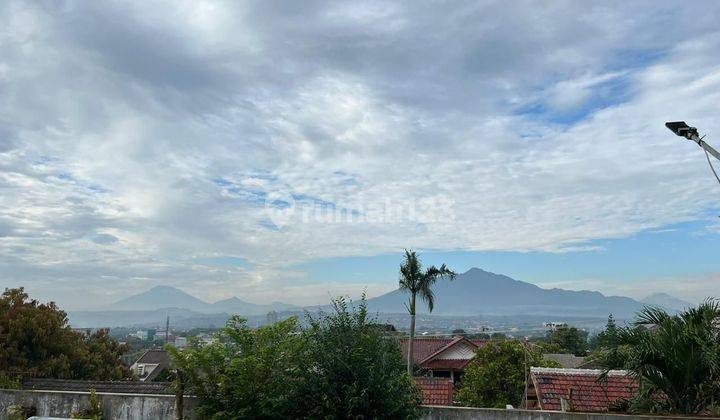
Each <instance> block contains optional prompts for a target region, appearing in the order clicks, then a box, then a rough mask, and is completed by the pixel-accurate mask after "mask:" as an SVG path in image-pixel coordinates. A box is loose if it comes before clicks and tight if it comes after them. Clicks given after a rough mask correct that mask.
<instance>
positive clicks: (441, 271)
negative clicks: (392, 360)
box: [399, 250, 455, 376]
mask: <svg viewBox="0 0 720 420" xmlns="http://www.w3.org/2000/svg"><path fill="white" fill-rule="evenodd" d="M443 277H447V278H449V279H450V280H452V279H454V278H455V272H454V271H452V270H450V269H449V268H447V267H446V266H445V264H443V265H441V266H440V268H436V267H435V266H434V265H431V266H430V267H428V268H427V269H425V270H423V268H422V263H421V262H420V259H418V256H417V254H416V253H415V251H413V250H405V261H404V262H403V263H402V265H401V266H400V282H399V287H400V290H403V291H406V292H408V293H410V298H409V299H408V304H407V310H408V314H409V315H410V340H409V341H408V346H407V351H408V357H407V371H408V374H409V375H410V376H412V373H413V358H412V354H413V345H414V341H415V312H416V311H415V309H416V303H417V302H416V300H417V297H418V296H420V299H421V300H423V301H424V302H425V303H426V304H427V307H428V310H429V311H430V312H432V311H433V307H434V306H435V294H434V293H433V290H432V288H433V286H434V285H435V283H436V282H437V281H438V280H439V279H441V278H443Z"/></svg>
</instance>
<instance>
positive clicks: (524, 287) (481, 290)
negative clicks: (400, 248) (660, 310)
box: [368, 268, 681, 319]
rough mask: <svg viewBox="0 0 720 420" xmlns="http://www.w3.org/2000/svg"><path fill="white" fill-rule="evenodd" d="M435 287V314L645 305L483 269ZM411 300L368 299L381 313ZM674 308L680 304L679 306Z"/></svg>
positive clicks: (597, 312)
mask: <svg viewBox="0 0 720 420" xmlns="http://www.w3.org/2000/svg"><path fill="white" fill-rule="evenodd" d="M433 290H434V292H435V309H434V311H433V314H437V315H458V316H460V315H482V314H486V315H510V316H513V315H548V316H553V317H556V318H557V317H560V318H561V317H562V316H563V315H574V316H593V317H606V316H608V314H610V313H612V314H613V315H614V316H615V317H616V318H620V319H622V318H625V319H627V318H632V317H633V316H634V315H635V313H636V312H637V311H638V310H640V309H641V308H642V307H643V303H642V302H638V301H636V300H634V299H631V298H628V297H622V296H605V295H603V294H602V293H600V292H592V291H587V290H583V291H573V290H564V289H543V288H540V287H538V286H536V285H534V284H531V283H526V282H522V281H519V280H515V279H512V278H510V277H508V276H504V275H500V274H495V273H490V272H488V271H484V270H481V269H479V268H473V269H471V270H469V271H467V272H465V273H462V274H459V275H458V276H457V277H456V279H455V280H454V281H449V280H440V281H438V282H437V283H436V285H435V287H434V289H433ZM668 298H671V297H670V296H668ZM407 299H408V295H407V294H406V293H404V292H402V291H400V290H395V291H393V292H390V293H387V294H385V295H382V296H379V297H376V298H373V299H369V300H368V306H369V308H370V309H371V310H372V311H376V312H383V313H388V312H402V311H404V306H403V304H404V303H406V302H407ZM678 301H679V300H678ZM680 302H681V301H680ZM671 309H675V305H673V306H672V307H671ZM418 313H427V307H426V306H425V305H424V304H422V303H421V304H420V305H418Z"/></svg>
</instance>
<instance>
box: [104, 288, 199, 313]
mask: <svg viewBox="0 0 720 420" xmlns="http://www.w3.org/2000/svg"><path fill="white" fill-rule="evenodd" d="M158 308H182V309H188V310H191V311H197V312H207V311H208V310H210V304H208V303H206V302H203V301H202V300H200V299H198V298H196V297H195V296H192V295H190V294H188V293H185V292H183V291H182V290H180V289H176V288H174V287H171V286H156V287H153V288H152V289H150V290H148V291H147V292H143V293H140V294H137V295H133V296H130V297H127V298H125V299H123V300H121V301H119V302H116V303H114V304H112V305H110V308H109V309H111V310H116V311H152V310H155V309H158Z"/></svg>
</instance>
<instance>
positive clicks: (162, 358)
mask: <svg viewBox="0 0 720 420" xmlns="http://www.w3.org/2000/svg"><path fill="white" fill-rule="evenodd" d="M169 368H170V356H169V355H168V353H167V351H165V350H163V349H149V350H146V351H145V353H143V355H142V356H140V358H139V359H137V361H136V362H135V363H133V365H132V366H131V367H130V369H132V371H133V372H134V373H135V374H136V375H137V376H138V378H139V379H140V380H141V381H146V382H151V381H153V380H155V379H156V378H158V376H159V375H160V374H161V373H163V372H164V371H166V370H168V369H169Z"/></svg>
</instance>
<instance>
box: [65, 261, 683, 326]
mask: <svg viewBox="0 0 720 420" xmlns="http://www.w3.org/2000/svg"><path fill="white" fill-rule="evenodd" d="M433 290H434V292H435V310H434V311H433V314H435V315H446V316H476V315H493V316H511V317H512V316H526V315H532V316H543V317H544V316H547V317H549V318H548V319H550V318H552V319H553V320H558V319H562V318H563V317H564V316H567V317H570V316H576V317H577V316H580V317H593V318H605V317H607V316H608V314H611V313H612V314H613V315H614V316H615V318H617V319H630V318H633V317H634V315H635V314H636V313H637V312H638V311H639V310H640V309H641V308H642V307H643V306H645V305H653V306H660V307H662V308H665V309H668V310H671V311H679V310H682V309H684V308H686V307H688V306H691V305H690V304H689V303H688V302H684V301H682V300H680V299H677V298H674V297H672V296H670V295H667V294H663V293H656V294H652V295H650V296H648V297H647V298H645V299H643V300H642V301H637V300H634V299H631V298H628V297H622V296H605V295H603V294H602V293H599V292H593V291H587V290H583V291H572V290H564V289H557V288H556V289H543V288H541V287H538V286H536V285H534V284H531V283H526V282H522V281H519V280H515V279H512V278H510V277H508V276H504V275H500V274H495V273H491V272H488V271H484V270H481V269H479V268H473V269H471V270H469V271H467V272H465V273H462V274H459V275H458V276H457V278H456V279H455V280H454V281H449V280H444V279H443V280H440V281H438V283H437V284H436V285H435V288H434V289H433ZM407 298H408V295H407V294H406V293H404V292H402V291H400V290H395V291H392V292H389V293H386V294H384V295H382V296H378V297H375V298H371V299H368V307H369V309H370V310H371V311H372V312H379V313H385V314H397V313H404V312H405V306H404V304H405V303H406V302H407ZM325 308H327V306H318V307H312V308H307V309H308V310H317V309H325ZM273 310H274V311H277V312H295V313H299V312H301V311H302V310H303V308H301V307H298V306H294V305H290V304H286V303H281V302H273V303H271V304H265V305H262V304H255V303H250V302H246V301H244V300H242V299H240V298H237V297H232V298H229V299H225V300H221V301H218V302H215V303H208V302H205V301H203V300H200V299H198V298H196V297H194V296H192V295H190V294H188V293H186V292H184V291H182V290H180V289H177V288H174V287H170V286H157V287H154V288H152V289H150V290H148V291H146V292H143V293H140V294H137V295H134V296H130V297H128V298H125V299H122V300H120V301H119V302H117V303H115V304H111V305H109V306H107V308H106V309H105V310H102V311H80V312H71V313H70V314H69V315H70V320H71V323H72V324H73V326H81V327H90V326H92V327H96V326H106V327H113V326H129V325H145V324H149V323H154V324H158V323H159V322H161V321H163V320H164V318H165V317H166V316H170V317H171V318H172V319H173V324H175V325H177V324H176V322H182V323H185V324H187V325H194V326H209V325H216V324H218V325H221V324H222V323H223V322H224V321H223V320H225V319H227V318H228V317H229V316H230V315H231V314H239V315H242V316H245V317H256V318H257V317H261V316H264V315H265V314H267V313H268V312H270V311H273ZM418 313H420V314H423V313H427V307H426V306H425V305H424V304H423V303H422V302H421V303H420V304H419V305H418Z"/></svg>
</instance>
